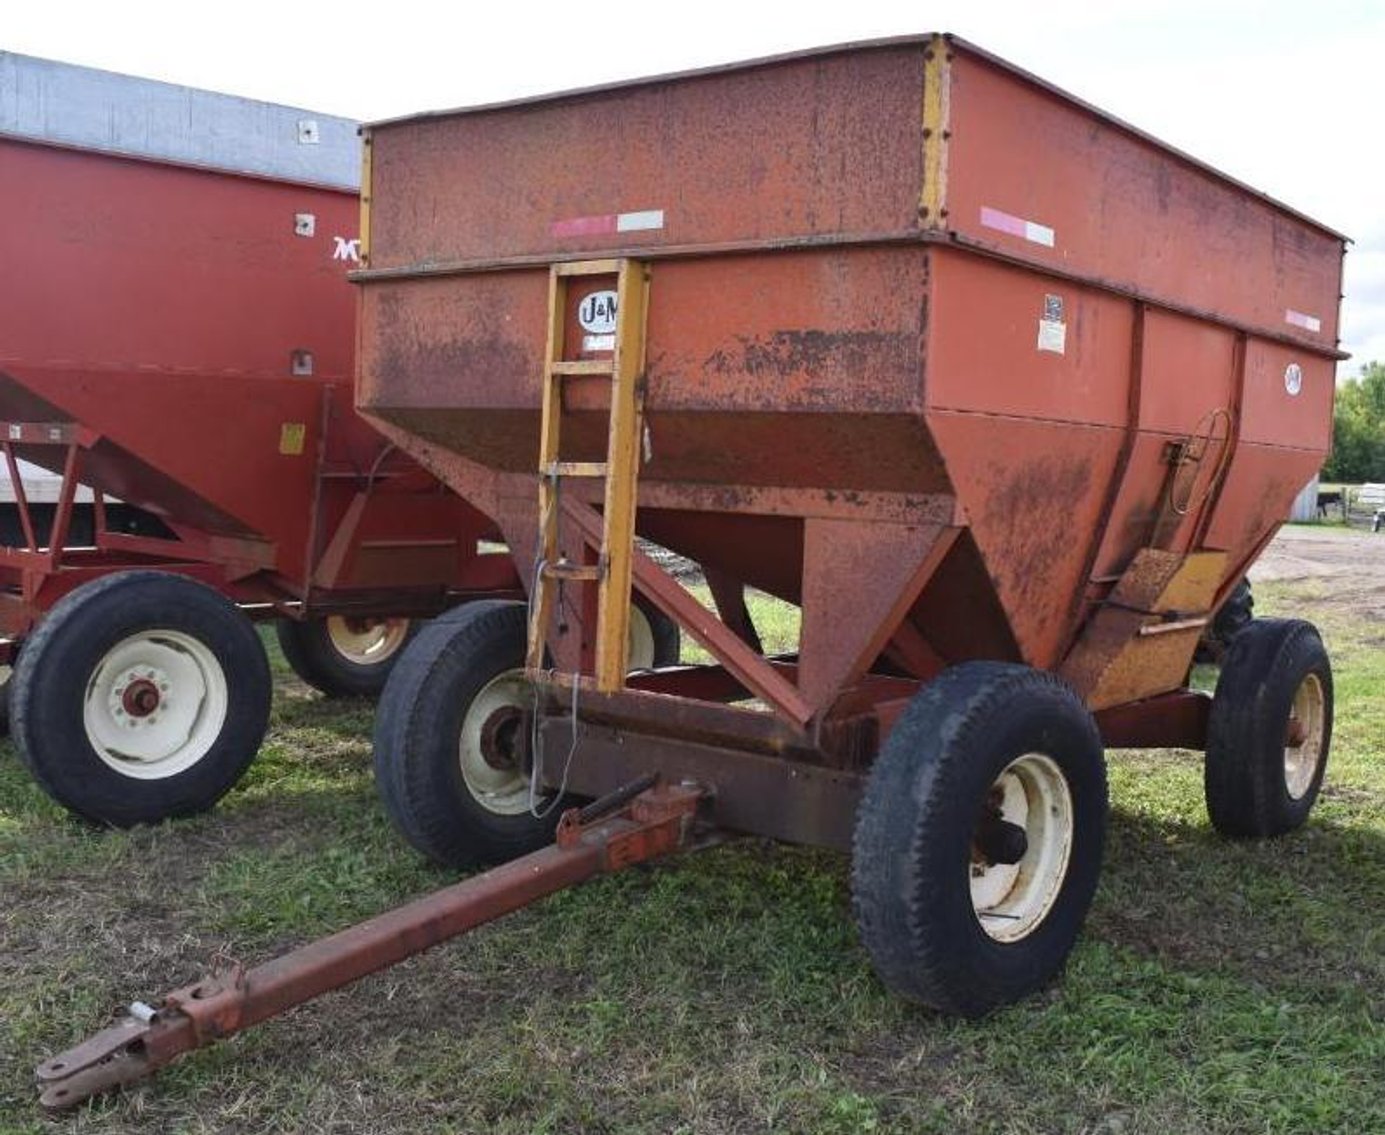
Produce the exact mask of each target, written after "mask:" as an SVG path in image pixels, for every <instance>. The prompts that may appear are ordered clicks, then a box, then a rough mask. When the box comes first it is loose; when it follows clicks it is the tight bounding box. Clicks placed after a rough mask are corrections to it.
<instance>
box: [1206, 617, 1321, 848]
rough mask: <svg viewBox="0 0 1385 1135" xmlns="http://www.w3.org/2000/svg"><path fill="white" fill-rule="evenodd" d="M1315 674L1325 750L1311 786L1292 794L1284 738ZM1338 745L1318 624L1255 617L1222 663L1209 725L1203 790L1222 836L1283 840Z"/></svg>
mask: <svg viewBox="0 0 1385 1135" xmlns="http://www.w3.org/2000/svg"><path fill="white" fill-rule="evenodd" d="M1309 675H1316V676H1317V679H1318V681H1319V682H1320V683H1321V689H1322V694H1323V732H1322V746H1321V752H1320V755H1319V759H1318V763H1317V766H1316V769H1315V770H1314V772H1313V777H1312V781H1311V783H1310V784H1309V785H1308V787H1307V789H1306V790H1305V791H1304V792H1303V793H1302V795H1300V796H1299V797H1298V798H1297V799H1295V798H1294V797H1292V796H1290V795H1289V786H1288V782H1287V780H1286V773H1285V760H1284V757H1285V744H1284V742H1285V738H1286V732H1287V730H1288V726H1289V718H1290V715H1291V713H1292V710H1293V704H1294V696H1295V694H1296V693H1297V692H1298V689H1299V687H1300V686H1301V685H1302V684H1303V683H1304V682H1305V681H1306V680H1307V679H1308V677H1309ZM1331 747H1332V663H1331V661H1330V660H1329V659H1328V657H1327V651H1326V649H1325V648H1324V647H1323V644H1322V639H1321V638H1320V637H1319V635H1318V631H1317V628H1316V627H1315V626H1313V624H1312V623H1309V622H1305V621H1304V620H1302V619H1256V620H1255V621H1254V622H1252V623H1251V624H1250V626H1249V627H1247V628H1246V629H1245V630H1244V631H1242V632H1241V633H1240V634H1239V635H1237V636H1236V639H1235V641H1234V642H1233V643H1232V644H1231V649H1230V650H1229V651H1228V652H1227V655H1226V658H1225V660H1224V661H1223V663H1222V668H1221V675H1220V677H1219V678H1218V679H1217V689H1216V693H1215V695H1214V696H1213V699H1212V712H1211V715H1210V717H1209V719H1208V722H1207V760H1206V765H1205V766H1204V777H1203V787H1204V790H1205V792H1206V797H1207V813H1208V815H1209V816H1210V817H1211V819H1212V826H1213V827H1215V828H1216V829H1217V831H1219V832H1221V833H1222V834H1223V835H1227V836H1233V837H1237V838H1255V837H1267V836H1277V835H1283V834H1285V833H1286V832H1291V831H1293V830H1294V829H1296V828H1298V827H1301V826H1302V825H1303V823H1304V821H1305V820H1307V819H1308V813H1309V812H1311V811H1312V809H1313V804H1314V803H1315V802H1316V801H1317V798H1318V791H1319V789H1321V787H1322V778H1323V773H1324V771H1325V770H1326V768H1327V757H1328V752H1329V750H1330V749H1331Z"/></svg>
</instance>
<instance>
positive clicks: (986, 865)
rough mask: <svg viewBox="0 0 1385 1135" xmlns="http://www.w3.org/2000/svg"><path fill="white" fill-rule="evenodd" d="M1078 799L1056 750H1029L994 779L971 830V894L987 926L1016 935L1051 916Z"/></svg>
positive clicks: (1005, 936)
mask: <svg viewBox="0 0 1385 1135" xmlns="http://www.w3.org/2000/svg"><path fill="white" fill-rule="evenodd" d="M1072 841H1073V800H1072V794H1071V792H1070V790H1069V788H1068V784H1067V778H1066V777H1065V776H1064V774H1063V771H1062V770H1061V769H1060V768H1059V767H1058V765H1057V763H1056V762H1055V761H1054V760H1053V758H1052V757H1049V756H1047V755H1046V754H1043V753H1026V754H1024V755H1023V756H1021V757H1017V758H1016V759H1015V760H1013V761H1011V762H1010V764H1009V765H1008V766H1006V768H1005V769H1004V770H1003V771H1002V772H1001V774H1000V776H998V777H997V778H996V780H995V782H994V783H993V784H992V786H991V790H990V793H989V794H988V796H987V799H986V802H985V806H984V809H983V811H982V814H981V816H980V817H979V818H978V821H977V824H976V827H975V829H974V830H973V831H972V837H971V871H970V875H971V878H970V882H971V902H972V909H973V911H974V912H975V913H976V917H977V920H978V921H979V922H980V924H981V929H982V930H983V931H984V932H985V934H986V935H987V937H989V938H991V939H993V940H995V941H998V942H1016V941H1018V940H1020V939H1021V938H1024V937H1027V936H1028V935H1029V934H1031V933H1032V932H1033V931H1034V930H1036V929H1037V928H1038V927H1039V926H1040V925H1041V924H1042V923H1043V921H1044V919H1045V918H1047V917H1048V913H1049V911H1050V910H1051V909H1052V907H1053V904H1054V903H1055V902H1056V901H1057V898H1058V894H1059V892H1060V891H1061V890H1062V885H1063V879H1064V877H1065V876H1066V875H1067V869H1068V860H1069V857H1070V855H1071V851H1072Z"/></svg>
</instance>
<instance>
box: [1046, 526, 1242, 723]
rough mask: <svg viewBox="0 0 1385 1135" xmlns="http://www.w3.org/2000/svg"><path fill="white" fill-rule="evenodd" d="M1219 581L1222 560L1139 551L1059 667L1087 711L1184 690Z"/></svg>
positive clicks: (1223, 569)
mask: <svg viewBox="0 0 1385 1135" xmlns="http://www.w3.org/2000/svg"><path fill="white" fill-rule="evenodd" d="M1225 574H1226V554H1225V553H1224V552H1198V553H1194V554H1192V555H1186V554H1184V553H1181V552H1168V551H1159V550H1156V549H1153V548H1145V549H1143V550H1141V551H1140V552H1139V553H1138V554H1137V555H1136V556H1135V557H1134V559H1133V560H1132V561H1131V563H1130V566H1129V567H1128V568H1127V569H1126V570H1125V572H1124V573H1123V574H1122V575H1121V578H1120V581H1119V582H1118V583H1117V584H1116V586H1115V588H1114V589H1113V590H1112V592H1111V594H1110V596H1109V597H1108V598H1107V599H1106V600H1105V601H1104V603H1103V604H1102V605H1101V606H1100V607H1099V608H1098V610H1097V613H1096V615H1095V616H1094V617H1093V618H1092V619H1091V621H1090V622H1089V623H1088V624H1087V627H1086V629H1085V631H1084V633H1083V636H1082V638H1081V640H1080V641H1079V642H1078V644H1077V645H1076V646H1075V647H1074V648H1073V650H1072V651H1071V653H1070V654H1069V655H1068V657H1067V658H1066V659H1064V661H1063V665H1062V671H1061V672H1062V675H1063V677H1064V678H1066V679H1067V680H1068V681H1069V682H1070V683H1071V684H1072V686H1073V688H1074V689H1076V690H1077V691H1078V693H1080V694H1081V695H1082V696H1083V698H1084V699H1085V700H1086V702H1087V704H1088V705H1089V706H1091V707H1092V708H1093V709H1104V708H1106V707H1108V706H1113V705H1123V704H1125V703H1127V702H1134V701H1139V700H1141V699H1143V698H1146V697H1150V696H1152V695H1155V694H1162V693H1165V692H1166V691H1169V690H1175V689H1177V688H1178V687H1179V686H1181V685H1182V684H1183V680H1184V678H1185V677H1186V675H1187V673H1188V667H1189V666H1190V665H1191V663H1192V657H1193V650H1194V649H1195V648H1196V646H1197V641H1198V639H1199V637H1200V636H1201V634H1202V632H1203V629H1204V628H1205V626H1206V624H1207V622H1208V619H1209V618H1210V613H1211V611H1212V607H1213V605H1214V602H1215V600H1216V597H1217V591H1218V588H1219V586H1220V584H1221V582H1222V580H1223V579H1224V578H1225Z"/></svg>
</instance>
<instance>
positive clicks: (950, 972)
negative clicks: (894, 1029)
mask: <svg viewBox="0 0 1385 1135" xmlns="http://www.w3.org/2000/svg"><path fill="white" fill-rule="evenodd" d="M1035 752H1040V753H1043V754H1045V755H1047V756H1048V757H1049V758H1051V760H1052V761H1053V762H1054V764H1056V765H1057V766H1058V768H1059V770H1060V771H1061V773H1062V775H1063V777H1064V780H1065V782H1066V784H1067V787H1068V790H1069V793H1070V795H1071V800H1072V809H1073V810H1072V819H1073V827H1072V846H1071V852H1070V856H1069V860H1068V867H1067V871H1066V874H1065V876H1064V878H1063V881H1062V882H1061V884H1060V885H1059V889H1058V892H1057V896H1056V898H1055V899H1054V901H1053V905H1052V907H1051V908H1050V909H1049V911H1048V912H1047V914H1046V915H1045V916H1044V918H1043V919H1042V921H1040V922H1039V923H1038V924H1037V925H1036V926H1035V927H1034V929H1033V930H1032V931H1031V932H1030V933H1029V934H1028V935H1026V936H1025V937H1023V938H1020V939H1018V940H1017V941H1014V942H1001V941H998V940H996V939H994V938H992V937H991V936H990V935H989V934H987V933H986V931H985V930H984V929H983V927H982V925H981V922H980V919H979V917H978V915H977V914H976V911H975V909H974V907H973V904H972V897H971V886H970V874H969V872H970V864H971V849H972V840H973V835H974V831H975V828H976V824H977V822H978V820H979V818H980V815H981V813H982V810H983V808H984V807H985V804H986V800H987V796H988V793H989V791H990V788H991V786H992V785H993V784H994V783H995V781H996V779H997V777H998V776H999V775H1000V774H1001V773H1002V772H1003V771H1004V770H1005V769H1006V768H1007V767H1008V766H1009V765H1010V763H1011V762H1012V761H1013V760H1015V759H1016V758H1017V757H1020V756H1022V755H1024V754H1027V753H1035ZM1106 812H1107V793H1106V765H1105V760H1104V757H1103V753H1102V745H1101V737H1100V734H1099V733H1098V731H1097V727H1096V723H1095V722H1094V721H1093V719H1092V715H1091V714H1090V713H1088V712H1087V709H1086V708H1085V707H1084V706H1083V704H1082V702H1081V700H1080V699H1079V698H1078V697H1077V695H1076V694H1075V693H1074V692H1073V691H1072V689H1071V688H1070V687H1068V686H1067V685H1066V684H1065V683H1063V682H1062V681H1061V680H1059V679H1058V678H1056V677H1055V676H1053V675H1051V674H1047V673H1044V672H1042V671H1038V670H1033V669H1030V668H1028V667H1025V666H1017V665H1012V664H1008V663H998V662H968V663H964V664H962V665H959V666H954V667H952V668H951V669H949V670H946V671H944V672H943V673H942V674H941V675H940V676H939V677H938V678H937V679H936V680H934V681H932V682H930V683H929V684H928V685H927V686H925V687H924V688H923V689H922V690H920V691H919V693H918V694H917V695H915V697H914V699H913V701H912V702H911V703H910V704H909V706H908V708H907V709H906V710H905V711H904V714H903V715H902V716H901V717H900V719H899V721H898V722H897V723H896V724H895V727H894V729H893V730H892V731H891V733H890V735H889V738H888V739H887V740H886V742H885V744H884V746H883V747H882V748H881V751H880V755H879V757H878V758H877V759H876V762H875V766H874V768H873V769H872V770H871V774H870V778H869V780H868V783H867V786H866V791H865V794H864V795H863V797H862V800H861V803H860V807H859V810H858V812H857V818H856V832H855V840H854V846H853V854H852V865H851V890H852V902H853V906H854V909H855V914H856V923H857V926H858V928H859V930H860V935H861V940H862V942H863V944H864V945H865V947H866V950H867V952H868V953H869V954H870V957H871V960H872V962H873V963H874V965H875V969H876V972H877V973H878V974H879V975H880V979H881V980H882V981H883V982H884V984H885V985H886V986H887V987H888V988H889V989H891V990H892V991H893V992H895V993H897V994H899V995H901V996H903V997H905V998H908V999H909V1000H912V1001H918V1002H921V1003H923V1004H925V1005H928V1006H931V1007H932V1008H935V1009H938V1010H941V1011H943V1012H946V1013H954V1014H960V1015H962V1016H968V1017H975V1016H981V1015H982V1014H985V1013H987V1012H989V1011H990V1010H992V1009H995V1008H996V1007H998V1006H1001V1005H1005V1004H1008V1003H1010V1002H1013V1001H1016V1000H1019V999H1020V998H1022V997H1025V996H1026V995H1028V994H1030V993H1032V992H1034V991H1035V990H1037V989H1039V988H1040V987H1041V986H1043V985H1044V984H1045V983H1046V982H1047V981H1049V980H1050V979H1051V978H1052V977H1053V976H1054V975H1055V974H1056V973H1058V971H1059V970H1060V969H1061V968H1062V966H1063V964H1064V962H1065V961H1066V960H1067V957H1068V954H1069V953H1070V952H1071V950H1072V947H1073V944H1074V943H1075V941H1076V939H1077V936H1078V933H1079V931H1080V929H1081V926H1082V921H1083V919H1084V918H1085V916H1086V913H1087V910H1088V908H1089V907H1090V905H1091V902H1092V896H1093V895H1094V894H1095V893H1096V886H1097V877H1098V875H1099V874H1100V870H1101V858H1102V852H1103V848H1104V844H1105V833H1106Z"/></svg>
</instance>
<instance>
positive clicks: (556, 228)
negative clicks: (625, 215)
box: [549, 213, 616, 236]
mask: <svg viewBox="0 0 1385 1135" xmlns="http://www.w3.org/2000/svg"><path fill="white" fill-rule="evenodd" d="M615 231H616V215H615V214H614V213H609V214H607V215H606V216H604V217H569V218H568V219H567V220H565V221H554V222H553V224H552V225H551V226H550V228H549V232H550V233H552V235H553V236H601V235H604V234H606V233H613V232H615Z"/></svg>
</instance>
